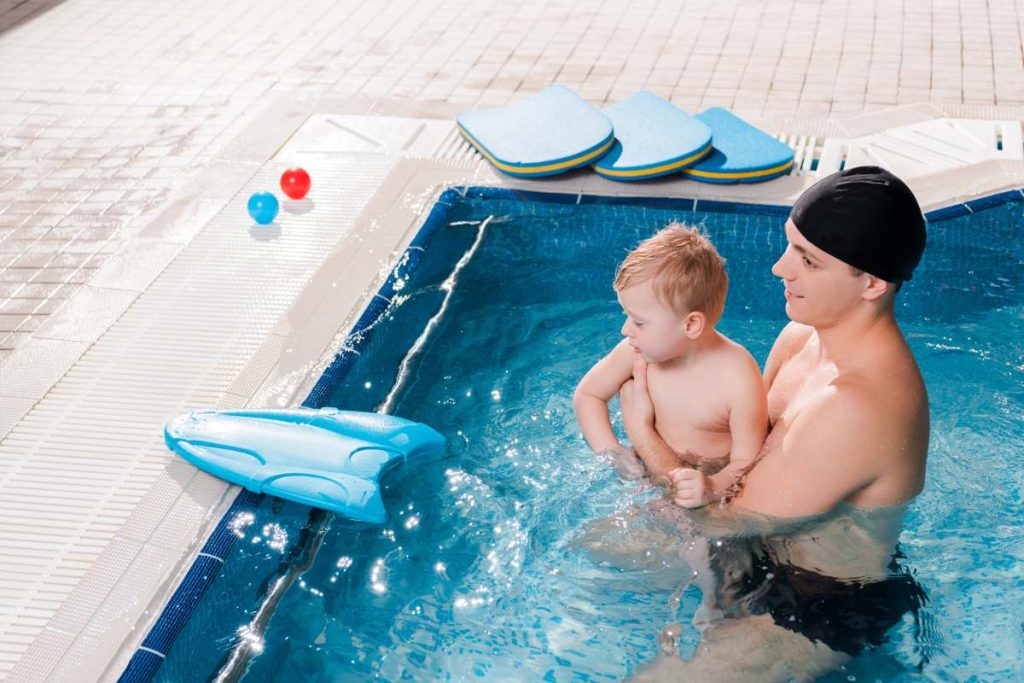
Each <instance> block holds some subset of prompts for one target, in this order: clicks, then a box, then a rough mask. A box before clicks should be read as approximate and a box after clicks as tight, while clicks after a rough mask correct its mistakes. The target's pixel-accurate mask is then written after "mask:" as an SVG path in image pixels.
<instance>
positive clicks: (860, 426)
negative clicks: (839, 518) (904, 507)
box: [785, 373, 928, 506]
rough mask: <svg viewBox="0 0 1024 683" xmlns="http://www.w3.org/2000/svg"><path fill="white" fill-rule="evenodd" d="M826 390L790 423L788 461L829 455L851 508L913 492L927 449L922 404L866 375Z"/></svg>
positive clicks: (898, 499) (851, 376) (846, 379)
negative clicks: (842, 483) (843, 485)
mask: <svg viewBox="0 0 1024 683" xmlns="http://www.w3.org/2000/svg"><path fill="white" fill-rule="evenodd" d="M831 388H832V391H830V392H828V393H827V394H826V395H823V396H822V397H821V398H820V399H819V400H817V401H814V402H812V403H811V404H809V405H807V406H806V407H805V408H804V409H803V410H801V412H800V414H799V415H798V416H797V417H796V419H795V420H794V423H793V425H792V427H791V429H790V432H789V434H788V435H787V439H786V445H785V448H786V449H787V451H789V455H790V457H793V458H795V459H797V460H799V459H804V458H813V459H819V458H820V454H822V453H827V454H830V458H829V459H830V460H832V467H834V468H835V469H836V474H838V476H839V477H841V478H842V480H843V481H844V482H845V485H846V486H847V487H849V488H848V491H847V492H846V495H845V496H844V498H846V500H848V501H849V502H851V503H854V504H858V505H868V506H872V505H894V504H896V503H899V502H903V501H905V500H907V499H909V498H912V497H913V496H915V495H916V494H917V493H919V492H920V490H921V488H922V486H923V483H924V460H925V456H926V454H927V445H928V411H927V401H923V402H922V401H921V400H919V397H918V396H914V394H916V393H917V392H916V388H914V387H907V389H908V392H900V391H892V390H891V386H890V387H882V386H879V383H878V382H877V378H876V377H874V376H872V375H869V374H861V373H850V374H849V375H846V376H842V377H838V378H836V380H835V381H834V382H833V384H832V387H831ZM908 394H909V396H908Z"/></svg>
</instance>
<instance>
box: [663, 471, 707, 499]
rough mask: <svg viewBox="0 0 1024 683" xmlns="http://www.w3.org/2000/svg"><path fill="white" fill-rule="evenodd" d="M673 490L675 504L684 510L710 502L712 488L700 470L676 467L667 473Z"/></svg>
mask: <svg viewBox="0 0 1024 683" xmlns="http://www.w3.org/2000/svg"><path fill="white" fill-rule="evenodd" d="M668 477H669V479H670V480H671V481H672V486H673V487H674V488H675V490H676V493H675V498H674V499H673V500H674V501H675V504H676V505H678V506H680V507H684V508H699V507H701V506H702V505H707V504H708V502H710V500H711V494H712V493H713V492H714V488H713V487H712V485H711V482H709V481H708V478H707V475H705V474H704V473H703V472H701V471H700V470H694V469H690V468H689V467H678V468H676V469H674V470H672V471H671V472H669V473H668Z"/></svg>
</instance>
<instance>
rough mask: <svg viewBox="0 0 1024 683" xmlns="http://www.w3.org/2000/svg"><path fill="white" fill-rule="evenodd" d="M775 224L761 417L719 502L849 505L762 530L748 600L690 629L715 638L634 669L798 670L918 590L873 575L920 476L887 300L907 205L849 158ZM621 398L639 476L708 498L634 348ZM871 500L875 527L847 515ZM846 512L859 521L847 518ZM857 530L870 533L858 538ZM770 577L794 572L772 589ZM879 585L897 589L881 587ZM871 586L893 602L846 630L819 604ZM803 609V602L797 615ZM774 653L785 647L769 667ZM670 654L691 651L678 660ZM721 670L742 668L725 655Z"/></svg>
mask: <svg viewBox="0 0 1024 683" xmlns="http://www.w3.org/2000/svg"><path fill="white" fill-rule="evenodd" d="M785 231H786V238H787V240H788V242H789V245H788V247H787V249H786V251H785V253H784V254H783V255H782V257H781V258H780V259H779V260H778V262H777V263H776V264H775V266H774V267H773V268H772V272H773V273H774V274H775V275H777V276H778V277H779V278H781V280H782V282H783V285H784V288H785V298H786V313H787V315H788V316H789V318H790V319H791V320H792V322H791V323H790V324H789V325H787V327H786V328H785V329H784V330H783V331H782V332H781V333H780V335H779V337H778V339H777V340H776V342H775V345H774V346H773V348H772V350H771V353H770V354H769V356H768V360H767V361H766V363H765V368H764V381H765V386H766V389H767V391H768V411H769V416H768V417H769V423H770V432H769V435H768V438H767V439H766V441H765V444H764V447H763V449H762V452H761V455H760V457H759V458H758V459H757V460H756V461H755V464H754V466H753V467H752V469H751V470H750V471H749V472H748V473H747V475H746V478H745V481H744V482H743V484H742V489H741V490H740V491H738V492H734V493H735V495H734V496H733V497H732V499H731V501H730V505H729V507H730V508H733V509H737V508H738V509H742V510H746V511H751V512H755V513H760V514H762V515H770V516H772V517H774V518H798V517H804V516H807V515H822V514H824V513H829V512H834V511H836V510H839V509H843V510H846V511H847V512H849V514H846V515H845V516H844V517H843V519H842V521H841V523H839V524H838V525H837V526H836V527H835V528H834V529H832V530H831V531H830V530H829V529H828V527H827V525H825V526H822V527H819V528H816V529H815V531H814V532H813V533H806V534H803V535H800V534H796V535H794V536H792V537H788V538H787V539H786V542H785V543H784V544H778V545H777V547H778V548H781V549H783V551H784V557H780V556H779V554H778V553H776V552H775V551H774V550H773V551H772V553H771V557H770V559H769V560H766V559H765V557H764V556H763V555H758V557H757V558H756V559H757V562H754V563H753V564H755V565H759V566H761V567H764V566H769V565H770V568H769V569H768V570H766V571H765V572H762V574H761V575H760V576H758V577H754V578H753V579H752V578H751V577H749V576H748V577H746V578H745V579H744V581H746V582H747V583H746V584H744V585H747V586H748V587H749V586H750V585H752V583H751V582H754V583H757V582H760V583H758V587H757V590H758V591H759V593H758V595H759V596H761V597H760V598H759V599H761V600H762V604H761V605H760V606H759V607H758V606H755V608H754V609H753V610H752V611H751V612H750V613H749V614H747V615H746V616H745V618H741V619H732V620H726V621H723V622H721V623H719V624H717V625H716V626H715V627H714V628H711V629H708V630H707V631H705V633H704V642H705V643H709V642H710V643H714V644H716V648H717V652H714V653H713V652H711V651H709V650H701V651H700V652H699V653H698V656H697V657H695V658H694V660H692V661H691V662H687V663H683V662H682V661H681V660H675V661H674V662H668V661H665V662H661V664H662V665H664V666H660V667H659V666H656V667H655V669H658V671H660V674H659V673H658V672H657V671H654V670H653V669H652V670H651V671H649V672H647V673H645V674H643V675H642V676H641V677H642V678H645V679H646V678H647V677H652V678H654V679H660V678H665V677H668V678H672V677H675V676H678V675H684V674H686V675H692V674H696V673H702V674H706V675H710V676H714V675H716V671H718V669H716V668H715V667H714V666H711V665H709V662H710V663H712V664H713V663H714V662H721V661H723V660H724V659H728V658H732V662H733V663H736V662H737V661H739V660H736V659H735V658H736V657H741V658H742V662H743V663H744V664H745V665H747V666H749V672H750V673H751V675H752V676H757V677H759V678H760V679H762V680H769V679H771V678H776V677H777V678H779V679H780V680H784V679H786V678H798V679H799V678H803V677H811V676H814V675H818V674H820V673H822V672H824V671H826V670H828V669H830V668H834V667H836V666H838V665H839V664H840V663H841V662H842V661H844V660H845V659H846V658H848V657H849V656H851V655H855V654H857V653H858V652H859V651H860V650H861V649H862V648H863V647H865V646H868V645H875V644H877V643H878V642H879V641H880V639H881V638H882V637H884V631H885V629H886V628H888V626H891V625H892V624H893V623H895V622H896V621H898V619H899V618H900V617H901V615H902V614H903V613H904V612H905V611H907V610H910V609H913V608H915V607H916V605H918V604H920V599H921V596H920V589H919V588H917V587H916V584H913V585H909V584H905V582H904V584H905V585H900V586H895V587H894V585H893V584H891V583H887V582H885V581H884V580H883V579H885V578H887V576H888V578H892V577H891V575H887V569H886V568H887V567H888V565H889V563H890V561H891V559H892V548H893V546H894V544H895V540H896V538H897V537H898V534H899V522H900V519H901V513H902V508H900V507H898V506H900V504H902V503H905V502H906V501H908V500H910V499H911V498H913V497H914V496H916V495H917V494H918V493H919V492H920V491H921V489H922V488H923V486H924V476H925V459H926V456H927V450H928V429H929V427H928V400H927V395H926V393H925V387H924V382H923V380H922V378H921V373H920V371H919V369H918V366H917V363H916V361H915V359H914V356H913V354H912V353H911V351H910V348H909V346H908V345H907V342H906V340H905V338H904V337H903V334H902V332H901V331H900V329H899V327H898V326H897V324H896V319H895V312H894V300H895V296H896V292H897V291H898V289H899V287H900V285H901V284H902V282H904V281H906V280H909V279H910V277H911V274H912V272H913V270H914V268H915V267H916V266H917V264H918V262H919V261H920V259H921V254H922V252H923V250H924V246H925V225H924V219H923V217H922V215H921V210H920V208H919V206H918V204H917V201H916V199H915V198H914V196H913V194H912V193H911V192H910V190H909V188H907V186H906V185H905V184H904V183H903V182H902V181H900V180H899V179H898V178H896V177H895V176H894V175H892V174H891V173H889V172H887V171H884V170H882V169H880V168H876V167H859V168H853V169H848V170H846V171H843V172H841V173H837V174H834V175H832V176H829V177H828V178H825V179H824V180H822V181H820V182H818V183H817V184H815V185H814V186H813V187H811V188H810V189H809V190H808V191H807V192H805V193H804V194H803V195H802V196H801V197H800V199H799V200H797V202H796V204H795V206H794V207H793V211H792V213H791V215H790V219H789V220H788V221H787V222H786V225H785ZM621 397H622V408H623V416H624V420H625V425H626V431H627V433H628V435H629V438H630V441H631V442H632V444H633V447H634V449H635V450H636V452H637V454H638V455H639V456H640V458H641V459H642V460H643V462H644V464H645V466H646V468H647V470H648V473H649V474H650V475H651V477H652V478H653V479H654V480H655V481H658V480H659V479H660V480H661V481H663V482H670V483H671V484H672V486H673V487H674V489H675V500H676V502H677V503H679V504H680V505H683V506H686V507H696V506H699V505H701V504H704V503H706V502H708V498H709V492H710V491H712V489H711V488H710V486H709V484H708V481H707V478H706V477H705V475H704V474H702V473H701V472H699V471H697V470H693V469H679V468H678V467H677V464H676V463H677V460H676V457H675V455H674V454H673V453H672V451H671V450H670V449H669V448H668V447H667V446H666V445H665V443H664V442H663V441H662V440H661V439H660V437H659V436H658V433H657V432H656V431H655V429H654V422H653V417H652V415H653V411H652V410H651V406H650V398H649V396H648V394H647V386H646V367H645V365H644V363H643V361H642V360H639V361H638V362H637V363H636V365H635V367H634V379H633V382H632V383H630V384H629V385H628V386H627V387H624V388H623V391H622V395H621ZM876 509H880V510H896V511H897V513H896V514H895V515H889V516H888V521H889V522H893V521H895V523H894V524H887V525H882V526H887V527H888V528H887V530H886V531H885V532H884V533H881V534H880V537H879V535H878V534H877V533H875V532H877V529H875V528H874V527H875V526H878V524H877V521H868V520H869V518H870V519H876V517H877V516H875V517H871V516H870V515H867V516H865V517H863V519H862V518H861V517H858V514H859V513H860V512H862V511H863V512H865V513H870V512H871V511H872V510H876ZM883 516H884V515H883ZM860 526H863V527H872V528H870V529H866V530H863V531H864V533H859V532H860V531H862V529H859V528H857V529H854V531H855V532H858V533H853V532H851V527H860ZM851 539H852V540H851ZM857 539H869V540H866V541H865V542H864V543H862V544H860V545H858V543H859V541H858V540H857ZM851 545H855V546H857V547H856V548H851ZM766 563H767V564H766ZM794 572H795V574H794ZM780 576H786V577H793V576H797V577H799V578H798V579H797V580H796V582H795V583H792V584H787V585H785V586H783V587H781V588H780V587H779V586H777V585H776V584H777V583H778V582H779V581H782V580H783V579H781V578H780ZM765 577H767V578H765ZM853 577H858V578H859V579H863V578H865V577H868V578H869V579H877V580H878V581H877V583H870V582H869V583H868V584H867V589H868V590H870V591H873V592H872V593H871V594H870V595H860V594H857V593H850V592H849V590H848V586H847V584H845V583H841V582H840V580H842V579H846V578H853ZM904 578H908V577H904ZM829 582H832V583H829ZM808 585H811V588H807V586H808ZM894 589H895V590H897V592H898V594H896V595H892V596H890V595H889V592H892V591H893V590H894ZM858 590H860V589H858ZM823 591H825V593H828V592H832V593H835V594H836V595H839V596H840V597H838V598H836V600H838V601H839V603H841V604H839V603H837V604H836V605H832V604H831V603H829V602H828V600H827V599H822V595H823ZM843 591H846V593H844V592H843ZM803 593H813V595H814V596H815V597H814V598H813V601H814V606H813V607H814V609H810V608H809V607H808V604H809V602H810V601H811V598H808V599H807V600H804V602H801V600H802V597H801V596H802V594H803ZM780 595H784V596H787V597H785V598H784V599H783V598H780V597H778V596H780ZM772 596H775V597H774V598H773V597H772ZM794 596H795V597H794ZM878 599H881V602H888V603H891V604H892V605H894V607H892V609H891V610H890V612H891V613H887V614H885V615H883V618H882V623H881V625H879V624H878V623H875V622H874V621H873V615H871V614H862V615H855V616H856V619H852V620H849V621H850V622H851V623H852V622H856V623H858V624H862V625H863V628H855V629H852V630H851V629H850V628H847V626H846V625H845V621H844V619H843V618H841V617H837V616H836V614H835V613H831V614H830V613H829V609H833V608H834V609H835V610H840V611H844V610H845V611H848V610H849V609H850V606H851V605H859V604H866V603H873V602H876V601H878ZM765 601H767V602H765ZM819 603H820V604H819ZM822 605H824V607H822ZM811 612H814V613H815V614H816V615H818V616H814V617H813V618H812V617H807V618H806V619H802V615H807V614H810V613H811ZM819 613H820V614H823V616H821V615H819ZM794 614H796V615H798V616H801V618H800V619H798V618H796V617H794ZM844 614H845V612H844ZM811 622H813V623H811ZM839 622H844V623H840V625H839V626H838V627H837V623H839ZM837 629H838V630H837ZM787 653H788V654H787ZM780 658H782V659H786V660H787V661H786V662H784V663H783V665H782V666H781V668H780V665H779V661H780ZM790 660H791V661H790ZM683 664H686V665H688V666H689V665H699V666H690V667H689V668H687V669H686V670H685V671H682V670H679V667H680V666H682V665H683ZM773 666H775V667H776V669H777V670H773V669H772V667H773ZM769 671H775V673H774V674H771V675H769V674H768V673H767V672H769ZM730 675H732V676H737V677H739V678H742V674H741V672H737V671H736V670H732V671H731V672H730Z"/></svg>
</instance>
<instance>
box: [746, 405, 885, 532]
mask: <svg viewBox="0 0 1024 683" xmlns="http://www.w3.org/2000/svg"><path fill="white" fill-rule="evenodd" d="M891 422H892V421H891V420H890V419H887V416H886V415H885V414H884V413H883V411H882V410H881V409H880V408H879V407H878V406H877V402H873V401H872V400H871V397H870V396H869V395H868V394H867V392H864V391H863V390H859V388H855V387H849V386H847V387H843V388H841V389H838V390H837V391H836V393H834V394H833V395H832V396H830V397H828V398H827V399H824V400H822V401H819V402H818V403H817V404H815V405H811V406H808V407H806V408H804V409H803V410H802V411H801V412H800V415H799V416H798V417H797V418H796V419H795V420H794V421H793V424H792V425H790V426H789V429H788V431H787V432H786V435H785V436H784V437H783V439H782V443H781V444H780V446H779V451H778V452H776V453H773V454H772V460H773V461H774V462H773V463H772V466H773V467H775V468H779V469H780V472H779V476H773V477H771V481H772V487H771V490H766V489H762V488H759V487H757V486H755V485H754V484H755V483H756V482H754V481H753V480H750V481H748V484H747V486H746V488H745V489H744V490H743V492H742V494H741V496H740V498H739V499H738V500H737V503H738V504H739V505H741V506H742V507H747V508H751V509H754V510H757V511H758V512H761V513H764V514H768V515H777V516H781V517H801V516H805V515H815V514H821V513H824V512H828V511H829V510H832V509H833V508H835V507H836V506H837V505H839V504H840V503H842V502H844V501H848V500H850V499H851V498H852V497H854V496H855V495H856V494H857V492H858V491H861V490H863V489H865V488H867V487H869V486H871V485H872V484H874V483H875V482H876V481H877V480H878V479H879V477H880V476H881V475H882V474H883V473H884V472H885V471H886V470H887V469H888V468H890V467H891V464H892V463H893V461H894V460H895V459H896V458H895V457H894V456H898V454H899V449H900V444H898V443H896V441H895V440H894V439H893V438H892V437H893V434H894V431H897V430H894V429H893V425H892V424H891ZM895 502H900V501H893V503H895Z"/></svg>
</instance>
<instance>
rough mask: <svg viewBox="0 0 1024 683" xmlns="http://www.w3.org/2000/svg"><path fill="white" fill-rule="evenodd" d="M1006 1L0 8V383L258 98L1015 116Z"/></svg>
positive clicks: (1015, 6)
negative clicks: (558, 86) (954, 107)
mask: <svg viewBox="0 0 1024 683" xmlns="http://www.w3.org/2000/svg"><path fill="white" fill-rule="evenodd" d="M1022 14H1024V7H1022V6H1021V5H1020V4H1019V3H1017V2H1013V0H993V1H992V2H987V3H985V2H980V1H977V2H962V1H958V0H936V1H934V2H914V3H910V2H899V3H896V2H887V1H883V0H875V1H873V2H872V1H867V2H865V1H858V2H837V1H835V0H832V1H826V2H820V3H808V2H797V1H795V0H793V1H784V0H783V1H779V2H772V3H752V2H722V1H718V0H714V1H712V0H690V1H686V2H676V1H671V2H655V1H650V0H648V1H642V0H641V1H632V2H626V1H625V0H618V1H608V2H564V1H563V2H557V1H556V2H550V1H548V0H530V1H526V2H520V3H498V2H468V1H465V0H463V1H458V2H457V1H453V0H448V1H445V0H441V1H434V2H429V1H427V2H411V1H405V2H387V3H365V2H354V1H351V0H350V1H347V2H336V1H334V0H310V1H308V2H304V3H301V4H299V5H294V4H292V5H289V4H285V3H280V2H279V1H278V0H247V1H245V2H242V1H237V0H236V1H235V2H224V3H210V2H205V1H202V0H182V1H180V2H174V3H166V2H164V3H154V2H148V1H146V0H127V1H122V0H116V1H115V0H65V1H64V2H57V1H55V0H2V1H0V64H2V65H3V68H2V70H0V362H2V360H3V358H4V357H6V356H7V355H9V354H10V352H11V350H12V349H14V348H15V347H17V346H18V345H19V344H22V343H24V342H25V340H27V339H28V338H29V337H30V336H31V334H32V333H33V332H34V331H35V330H36V329H38V328H39V327H40V326H41V325H42V324H43V321H44V320H45V319H46V317H47V316H48V315H49V314H50V313H52V312H53V311H54V310H55V309H56V308H57V307H59V306H60V305H61V304H62V302H63V301H65V300H66V299H67V298H68V297H69V296H70V295H71V294H73V293H74V292H75V291H77V290H78V288H79V287H81V286H82V285H83V284H85V283H86V282H88V281H89V280H90V279H91V277H92V275H93V274H94V273H95V272H96V270H97V269H98V268H99V267H100V266H101V265H102V264H103V263H104V262H105V261H106V260H108V259H109V258H110V257H111V256H112V255H113V254H115V253H117V252H118V251H119V250H120V249H121V248H122V247H123V246H124V245H125V243H126V242H127V241H128V240H130V239H131V237H132V236H133V235H135V234H137V233H138V231H139V230H140V229H141V228H142V227H143V226H145V225H146V224H147V223H148V222H149V220H151V219H152V217H153V216H154V214H155V213H156V212H158V211H159V210H160V209H162V208H163V206H164V204H165V202H166V201H167V198H168V197H169V196H171V194H172V193H173V192H174V191H175V190H176V189H178V188H179V187H180V186H181V184H182V183H183V182H184V180H185V179H186V178H187V177H188V176H189V175H190V174H192V173H193V172H194V171H196V170H197V169H198V168H201V167H202V166H204V165H205V164H207V163H208V162H209V161H210V160H211V159H212V158H213V157H214V156H215V155H216V153H217V152H218V151H220V149H221V148H222V146H223V145H224V144H226V142H227V141H228V140H230V139H232V138H233V137H234V135H235V134H236V133H237V132H238V131H240V130H241V129H242V128H243V127H244V125H245V124H246V122H248V121H251V120H253V118H254V117H255V116H256V115H258V113H259V112H260V111H261V110H262V109H263V108H264V107H265V106H266V105H267V104H268V103H269V102H270V101H271V100H272V99H274V98H275V97H280V96H296V97H315V96H322V95H338V96H353V95H360V96H365V97H372V98H394V99H397V100H416V101H424V102H445V103H449V104H452V105H454V106H457V107H473V106H476V105H485V104H495V103H503V102H506V101H508V100H509V99H511V98H513V97H517V96H521V95H524V94H527V93H533V92H537V91H538V90H541V89H543V88H544V87H546V86H547V85H549V84H551V83H553V82H556V81H557V82H561V83H565V84H567V85H570V86H572V87H575V88H577V89H578V90H579V91H580V92H581V93H582V94H583V95H584V96H585V97H587V98H588V99H590V100H591V101H592V102H594V103H595V104H602V103H605V102H610V101H615V100H618V99H621V98H624V97H626V96H628V95H630V94H632V93H633V92H635V91H636V90H637V89H639V88H648V89H650V90H653V91H654V92H657V93H659V94H661V95H663V96H665V97H668V98H671V99H672V101H674V102H676V103H677V104H679V105H681V106H683V107H684V108H687V109H691V110H692V109H699V108H701V107H705V106H709V105H722V106H726V107H732V108H734V109H735V110H736V111H737V112H739V113H740V114H741V115H744V116H747V117H749V118H752V119H754V120H758V119H764V118H767V117H778V116H786V117H799V118H824V117H829V116H842V115H850V114H856V113H861V112H865V111H871V110H875V109H879V108H885V107H891V106H893V105H897V104H906V103H914V102H919V101H932V102H936V103H940V104H968V105H1003V106H1010V107H1014V108H1017V107H1020V106H1022V105H1024V58H1022V53H1021V29H1020V27H1021V25H1022V21H1021V19H1022V18H1024V17H1022Z"/></svg>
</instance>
